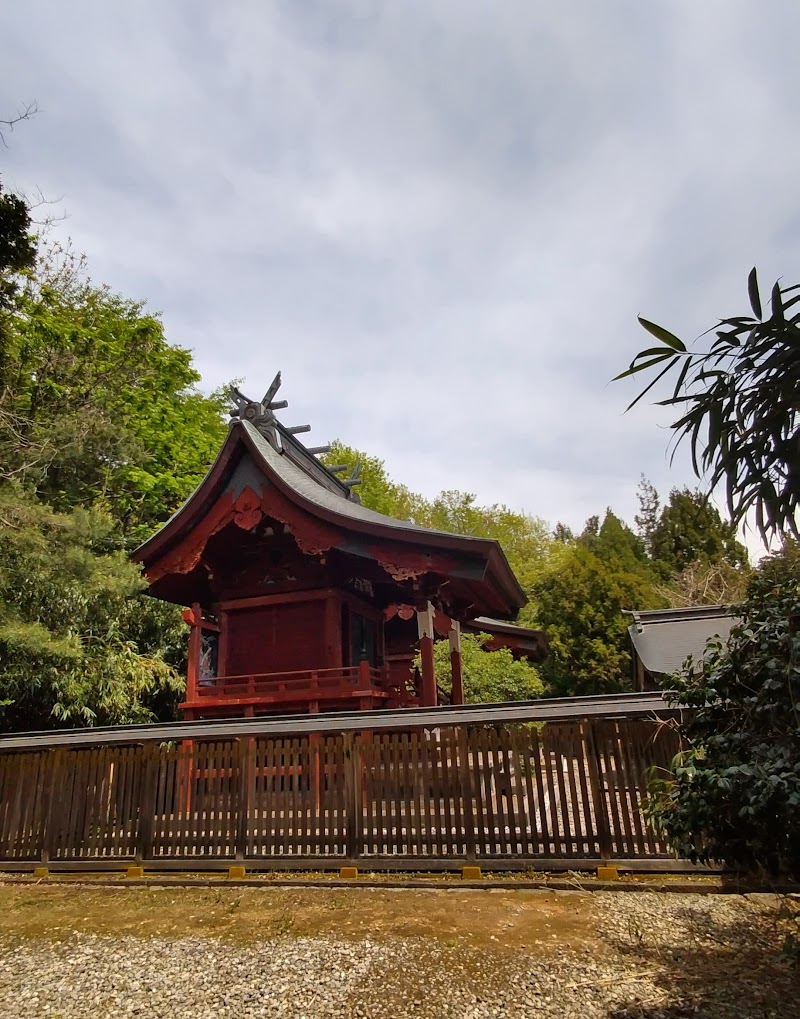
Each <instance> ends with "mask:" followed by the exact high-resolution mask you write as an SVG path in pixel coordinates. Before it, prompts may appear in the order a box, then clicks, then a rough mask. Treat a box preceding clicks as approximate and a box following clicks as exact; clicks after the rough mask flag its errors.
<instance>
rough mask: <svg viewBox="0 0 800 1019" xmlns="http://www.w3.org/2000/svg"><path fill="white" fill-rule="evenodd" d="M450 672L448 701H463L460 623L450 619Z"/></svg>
mask: <svg viewBox="0 0 800 1019" xmlns="http://www.w3.org/2000/svg"><path fill="white" fill-rule="evenodd" d="M447 636H448V639H449V640H450V674H451V675H452V677H453V692H452V694H451V698H450V702H451V703H452V704H463V703H464V677H463V675H462V673H461V623H457V622H456V621H455V619H454V620H452V622H451V625H450V632H449V633H448V635H447Z"/></svg>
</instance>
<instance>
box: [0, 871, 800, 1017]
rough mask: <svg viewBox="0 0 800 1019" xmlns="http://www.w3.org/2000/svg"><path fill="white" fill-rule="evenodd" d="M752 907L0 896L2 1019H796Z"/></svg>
mask: <svg viewBox="0 0 800 1019" xmlns="http://www.w3.org/2000/svg"><path fill="white" fill-rule="evenodd" d="M797 931H798V919H797V904H796V903H790V902H786V901H782V900H779V899H777V898H776V897H770V896H734V895H726V896H714V895H696V894H674V893H673V894H663V893H653V892H643V893H622V892H619V893H617V892H615V893H608V892H603V893H594V894H581V893H578V892H574V893H554V892H549V891H542V892H532V891H516V890H508V891H506V890H503V891H482V890H479V891H468V890H458V889H453V890H446V891H445V890H431V891H427V890H424V891H423V890H397V889H365V888H364V889H359V888H352V889H341V888H324V887H320V888H308V889H297V888H269V887H264V888H226V887H224V886H223V887H219V888H207V889H206V888H178V887H174V888H153V889H148V888H141V887H138V888H124V887H120V888H116V887H114V888H108V887H105V888H92V887H88V886H86V885H64V884H62V885H56V884H53V885H49V886H48V885H46V884H42V885H21V884H13V883H10V884H7V885H3V886H0V1019H6V1017H8V1019H11V1017H12V1016H13V1017H16V1016H18V1015H25V1016H26V1017H27V1016H31V1017H38V1016H49V1017H51V1019H56V1017H60V1019H83V1017H88V1016H92V1019H100V1017H105V1016H109V1017H112V1016H125V1017H127V1016H129V1015H137V1014H139V1012H140V1011H142V1010H144V1012H143V1014H147V1015H148V1017H158V1016H164V1017H165V1019H166V1017H183V1016H187V1017H188V1016H192V1017H193V1019H198V1017H202V1016H205V1015H208V1016H212V1015H213V1016H214V1017H215V1019H220V1017H223V1019H224V1017H227V1016H231V1017H234V1016H235V1017H236V1019H248V1017H253V1019H256V1017H262V1016H264V1017H267V1016H273V1015H275V1016H281V1017H285V1019H300V1017H305V1019H318V1017H323V1016H324V1017H334V1016H350V1015H355V1016H364V1017H369V1019H372V1017H384V1016H385V1017H397V1019H401V1017H404V1016H412V1015H413V1016H418V1017H429V1019H439V1017H442V1019H444V1017H450V1016H452V1017H454V1019H455V1017H458V1019H461V1017H462V1016H465V1017H470V1019H483V1017H484V1016H495V1015H499V1016H509V1017H512V1016H518V1017H528V1016H531V1017H533V1016H543V1017H545V1016H553V1017H556V1016H558V1017H566V1019H571V1017H574V1019H579V1017H580V1019H584V1017H586V1019H592V1017H595V1016H596V1017H607V1019H635V1017H641V1019H644V1017H646V1019H667V1017H669V1019H678V1017H683V1016H704V1017H708V1019H744V1017H748V1019H749V1017H756V1019H760V1017H764V1019H767V1017H781V1019H782V1017H784V1016H786V1017H787V1019H790V1017H791V1019H794V1017H798V1016H800V969H798V968H797V967H796V965H793V964H792V962H791V960H790V958H789V956H787V955H786V954H785V953H783V952H782V951H781V949H782V945H783V943H784V940H785V938H786V936H787V934H790V933H792V932H795V933H797Z"/></svg>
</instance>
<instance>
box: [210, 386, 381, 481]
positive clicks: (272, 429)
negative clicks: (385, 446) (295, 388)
mask: <svg viewBox="0 0 800 1019" xmlns="http://www.w3.org/2000/svg"><path fill="white" fill-rule="evenodd" d="M280 388H281V373H280V372H278V374H277V375H276V376H275V378H274V379H273V380H272V382H271V384H270V387H269V389H268V390H267V391H266V393H264V395H263V397H262V398H261V400H251V399H250V398H249V397H248V396H245V394H244V393H243V392H242V391H241V390H240V389H237V388H236V386H231V387H230V390H229V395H230V397H231V400H232V401H233V403H234V406H233V407H231V410H230V415H231V418H232V419H233V420H236V419H238V420H239V421H249V422H250V424H251V425H253V427H254V428H257V429H258V431H259V432H260V433H261V434H262V435H263V436H264V438H265V439H267V440H268V441H269V443H270V444H271V445H272V446H274V448H275V449H276V450H277V451H278V452H279V453H280V452H282V450H283V445H282V443H281V432H284V433H288V434H289V435H297V434H298V433H300V432H310V431H311V425H291V426H289V427H287V426H286V425H283V424H280V423H279V421H278V419H277V418H276V417H275V411H276V410H285V408H286V407H288V406H289V402H288V401H287V400H276V399H275V396H276V394H277V392H278V390H279V389H280ZM304 448H305V449H306V452H308V453H311V454H312V456H318V455H319V454H320V453H329V452H330V449H331V447H330V446H307V447H304ZM328 470H329V471H331V472H332V473H334V474H338V473H343V472H344V471H346V470H347V467H337V466H334V467H329V468H328ZM361 480H362V479H361V465H360V464H356V465H355V467H354V468H353V470H352V472H351V474H350V477H348V478H347V479H345V480H342V482H341V483H342V484H343V485H344V486H345V487H346V488H348V489H351V490H352V488H353V487H354V486H355V485H360V484H361ZM352 498H355V493H353V495H352Z"/></svg>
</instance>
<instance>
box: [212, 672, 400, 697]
mask: <svg viewBox="0 0 800 1019" xmlns="http://www.w3.org/2000/svg"><path fill="white" fill-rule="evenodd" d="M340 688H346V689H351V690H364V691H365V692H366V693H369V692H370V691H371V690H373V689H376V690H380V691H385V690H386V683H385V677H384V675H383V672H382V671H381V670H380V669H373V668H370V667H369V666H367V667H366V668H363V667H361V666H358V665H356V666H353V667H348V668H339V669H303V670H300V671H296V672H264V673H253V674H250V675H244V676H219V677H217V678H216V679H213V680H206V681H205V682H201V683H200V684H199V685H198V689H197V694H198V696H199V697H239V696H241V697H247V696H251V697H254V696H256V695H260V694H269V693H274V692H278V693H281V694H284V693H295V692H298V693H299V692H301V691H308V690H313V691H315V692H319V693H321V694H324V693H326V692H328V691H330V690H336V689H340Z"/></svg>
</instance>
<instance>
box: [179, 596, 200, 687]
mask: <svg viewBox="0 0 800 1019" xmlns="http://www.w3.org/2000/svg"><path fill="white" fill-rule="evenodd" d="M202 619H203V613H202V610H201V608H200V604H199V602H195V603H194V605H192V607H191V609H187V611H186V612H184V613H183V620H184V622H186V623H188V624H189V626H190V627H191V630H190V631H189V657H188V661H187V663H186V700H187V701H188V702H189V703H190V704H191V703H193V702H195V701H196V700H197V697H198V693H197V690H198V686H199V683H200V656H201V654H202V651H203V627H202V625H201V624H202Z"/></svg>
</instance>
